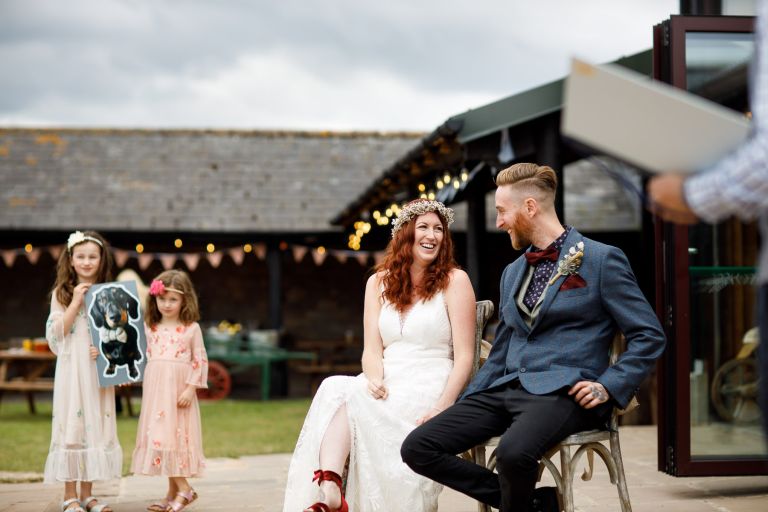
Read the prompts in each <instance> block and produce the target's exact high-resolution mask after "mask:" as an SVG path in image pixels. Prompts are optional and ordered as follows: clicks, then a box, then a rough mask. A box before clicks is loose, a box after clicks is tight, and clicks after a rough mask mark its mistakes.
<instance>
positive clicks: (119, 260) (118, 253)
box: [112, 249, 131, 268]
mask: <svg viewBox="0 0 768 512" xmlns="http://www.w3.org/2000/svg"><path fill="white" fill-rule="evenodd" d="M112 256H113V257H114V258H115V264H116V265H117V268H123V267H124V266H125V264H126V262H128V258H130V256H131V255H130V254H128V251H123V250H121V249H115V250H113V251H112Z"/></svg>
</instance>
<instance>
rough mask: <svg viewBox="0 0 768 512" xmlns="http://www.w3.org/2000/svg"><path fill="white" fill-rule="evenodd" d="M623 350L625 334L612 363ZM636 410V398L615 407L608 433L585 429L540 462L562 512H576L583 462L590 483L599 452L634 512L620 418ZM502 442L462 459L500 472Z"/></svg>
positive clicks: (482, 508) (484, 511)
mask: <svg viewBox="0 0 768 512" xmlns="http://www.w3.org/2000/svg"><path fill="white" fill-rule="evenodd" d="M480 346H481V347H482V348H483V351H485V350H489V349H490V344H489V343H487V342H485V341H483V342H482V343H481V344H480ZM623 347H624V337H623V336H622V335H621V334H617V335H616V337H615V338H614V340H613V344H612V346H611V353H610V364H614V363H615V362H616V360H617V359H618V356H619V354H620V353H621V352H622V351H623ZM486 354H487V352H486ZM482 361H483V358H482V357H480V358H479V364H481V363H482ZM479 364H478V367H479ZM635 407H637V400H636V399H635V398H632V401H631V402H630V404H629V405H628V406H627V408H626V409H621V410H620V409H616V408H614V410H613V412H612V413H611V418H610V420H609V422H608V429H607V430H585V431H583V432H577V433H575V434H571V435H570V436H568V437H566V438H565V439H563V440H562V441H560V442H559V443H558V444H556V445H555V446H553V447H552V448H551V449H550V450H549V451H548V452H547V453H545V454H544V456H543V457H542V459H541V461H540V463H539V481H540V480H541V476H542V474H543V472H544V469H547V470H549V472H550V473H551V474H552V478H553V479H554V480H555V485H556V486H557V499H558V502H559V505H560V506H559V509H560V510H561V511H565V512H573V511H574V503H573V477H574V475H575V474H576V470H577V465H578V463H579V459H580V458H581V456H582V455H584V454H585V453H586V455H587V466H588V467H587V468H586V469H585V470H584V472H583V473H582V475H581V479H582V480H584V481H589V480H591V479H592V473H593V469H594V457H595V455H594V454H595V453H597V454H598V455H599V456H600V458H601V459H602V460H603V462H604V463H605V465H606V467H607V468H608V475H609V478H610V480H611V483H612V484H614V485H615V486H616V487H617V491H618V494H619V502H620V505H621V511H622V512H632V505H631V504H630V502H629V491H628V490H627V480H626V477H625V475H624V462H623V461H622V458H621V446H620V444H619V419H618V418H619V416H621V415H622V414H624V413H625V412H629V411H630V410H632V409H634V408H635ZM605 441H607V442H608V446H606V445H605V444H604V442H605ZM498 443H499V438H498V437H494V438H491V439H489V440H488V441H486V442H485V443H483V444H480V445H478V446H476V447H474V448H473V449H472V450H470V451H468V452H466V453H464V454H462V457H464V458H466V459H468V460H472V461H473V462H475V464H481V465H483V466H486V467H488V469H490V470H494V469H496V450H495V447H496V446H497V445H498ZM486 448H494V449H493V451H492V452H491V455H490V457H488V461H487V462H486V457H485V455H486ZM571 448H575V449H576V451H574V452H573V453H572V452H571ZM558 452H559V453H560V469H558V467H557V466H556V465H555V463H554V462H553V459H554V458H555V456H556V455H557V454H558ZM477 510H478V512H491V507H490V506H489V505H486V504H485V503H480V502H478V504H477Z"/></svg>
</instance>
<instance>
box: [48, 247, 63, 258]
mask: <svg viewBox="0 0 768 512" xmlns="http://www.w3.org/2000/svg"><path fill="white" fill-rule="evenodd" d="M61 248H62V246H61V245H52V246H50V247H49V248H48V253H49V254H50V255H51V256H53V259H54V260H56V261H59V256H61Z"/></svg>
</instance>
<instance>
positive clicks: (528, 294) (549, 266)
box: [523, 226, 571, 311]
mask: <svg viewBox="0 0 768 512" xmlns="http://www.w3.org/2000/svg"><path fill="white" fill-rule="evenodd" d="M570 232H571V226H565V231H563V234H561V235H560V236H559V237H557V239H556V240H555V241H554V242H552V243H551V244H549V247H553V248H554V249H556V250H557V251H558V252H559V251H560V249H562V248H563V244H564V243H565V238H566V237H567V236H568V233H570ZM541 250H542V249H539V248H537V247H536V246H535V245H532V246H531V251H534V252H535V251H541ZM534 268H535V269H536V270H534V271H533V278H532V279H531V283H530V284H529V285H528V289H527V290H526V291H525V297H524V298H523V304H525V305H526V307H527V308H528V309H530V310H531V311H533V307H534V306H535V305H536V302H538V300H539V297H541V294H542V292H543V291H544V290H545V289H546V288H547V281H549V278H550V276H552V272H554V271H555V268H557V261H540V262H539V263H538V264H537V265H535V266H534Z"/></svg>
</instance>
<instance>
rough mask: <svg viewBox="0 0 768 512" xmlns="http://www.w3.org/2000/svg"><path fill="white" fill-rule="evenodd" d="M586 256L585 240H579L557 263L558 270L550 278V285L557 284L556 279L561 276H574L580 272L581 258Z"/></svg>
mask: <svg viewBox="0 0 768 512" xmlns="http://www.w3.org/2000/svg"><path fill="white" fill-rule="evenodd" d="M583 257H584V242H579V243H577V244H576V245H574V246H573V247H571V248H570V249H568V253H567V254H566V255H565V256H563V259H561V260H560V261H559V262H558V264H557V272H555V275H554V276H552V279H550V280H549V284H550V286H551V285H553V284H555V281H557V279H558V278H559V277H560V276H572V275H576V274H578V273H579V267H581V259H582V258H583Z"/></svg>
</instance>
